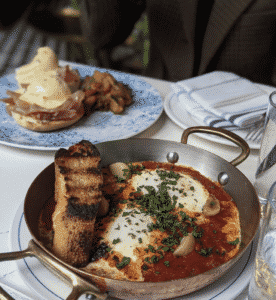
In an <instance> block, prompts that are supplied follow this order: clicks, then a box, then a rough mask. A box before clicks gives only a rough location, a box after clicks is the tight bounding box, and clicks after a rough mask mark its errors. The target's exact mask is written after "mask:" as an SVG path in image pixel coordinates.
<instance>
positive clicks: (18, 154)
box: [0, 77, 258, 299]
mask: <svg viewBox="0 0 276 300" xmlns="http://www.w3.org/2000/svg"><path fill="white" fill-rule="evenodd" d="M143 78H144V79H145V80H146V81H147V82H149V83H150V84H151V85H153V86H154V87H155V88H156V89H157V90H158V91H159V92H160V94H161V95H162V97H163V98H165V96H166V95H167V94H168V93H169V91H170V88H169V85H170V82H166V81H162V80H156V79H151V78H146V77H143ZM182 132H183V129H181V128H180V127H178V126H177V125H175V124H174V123H173V122H172V121H171V120H170V119H169V118H168V117H167V116H166V114H165V112H163V114H162V115H161V117H160V118H159V119H158V121H157V122H156V123H155V124H153V125H152V126H151V127H150V128H148V129H147V130H146V131H144V132H142V133H140V134H139V135H137V137H141V138H142V137H143V138H144V137H147V138H153V139H164V140H172V141H177V142H179V141H180V138H181V134H182ZM188 143H189V144H191V145H195V146H197V147H200V148H202V149H205V150H207V151H210V152H212V153H214V154H216V155H219V156H221V157H222V158H224V159H225V160H227V161H231V160H232V159H234V158H235V157H237V156H238V154H239V153H240V149H238V148H237V147H231V146H226V145H222V144H218V143H214V142H211V141H208V140H205V139H201V138H198V137H197V136H195V135H191V136H190V137H189V140H188ZM257 155H258V151H257V150H252V151H251V154H250V156H249V158H247V160H246V161H245V162H243V163H241V164H240V165H239V166H238V167H237V168H238V169H239V170H240V171H241V172H243V173H244V175H245V176H247V178H248V179H249V180H250V181H251V182H252V183H253V182H254V173H255V169H256V164H257ZM53 161H54V152H53V151H33V150H24V149H19V148H13V147H8V146H5V145H0V190H1V194H0V205H1V209H0V253H1V252H9V251H10V247H9V234H10V228H11V225H12V222H13V220H14V216H15V213H16V211H17V209H18V207H19V205H20V204H21V203H22V201H23V200H24V197H25V195H26V192H27V190H28V188H29V186H30V185H31V183H32V181H33V180H34V179H35V177H36V176H37V175H38V174H39V173H40V172H41V171H42V170H43V169H44V168H45V167H46V166H48V165H49V164H50V163H52V162H53ZM5 284H8V285H9V286H10V287H13V288H14V289H15V290H18V291H21V292H22V293H24V294H25V295H27V296H29V297H30V298H31V299H39V298H37V297H35V296H34V294H33V292H32V291H31V290H30V289H29V288H28V287H27V286H26V285H25V284H24V282H23V281H22V279H21V277H20V276H19V275H18V270H17V265H16V263H15V262H2V263H0V286H3V287H5V286H6V285H5ZM7 290H8V289H7ZM9 291H10V290H9ZM13 297H14V298H15V299H27V298H24V297H20V296H19V294H14V293H13ZM0 299H1V296H0ZM236 299H244V295H242V296H239V297H238V298H236Z"/></svg>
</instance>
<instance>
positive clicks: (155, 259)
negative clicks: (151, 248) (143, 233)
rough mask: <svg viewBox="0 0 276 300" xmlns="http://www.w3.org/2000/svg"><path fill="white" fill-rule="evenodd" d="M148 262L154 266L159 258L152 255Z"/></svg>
mask: <svg viewBox="0 0 276 300" xmlns="http://www.w3.org/2000/svg"><path fill="white" fill-rule="evenodd" d="M150 260H151V262H152V263H154V264H156V263H158V261H159V258H158V257H157V256H156V255H153V256H152V257H151V259H150Z"/></svg>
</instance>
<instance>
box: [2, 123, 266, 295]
mask: <svg viewBox="0 0 276 300" xmlns="http://www.w3.org/2000/svg"><path fill="white" fill-rule="evenodd" d="M195 132H199V133H207V134H215V135H218V136H221V137H223V138H226V139H228V140H230V141H232V142H234V143H235V144H237V145H238V146H239V147H240V148H241V149H242V151H241V154H240V155H239V156H238V157H237V158H236V159H234V160H233V161H232V162H230V163H229V162H227V161H226V160H224V159H222V158H221V157H219V156H217V155H214V154H212V153H210V152H208V151H205V150H202V149H198V148H196V147H194V146H191V145H187V140H188V136H189V135H190V134H192V133H195ZM97 148H98V149H99V151H100V153H101V157H102V163H103V166H105V165H109V164H111V163H114V162H118V161H129V162H135V161H159V162H167V161H169V162H176V161H177V162H178V163H179V164H182V165H186V166H191V167H192V168H194V169H196V170H198V171H199V172H201V173H202V174H203V175H205V176H206V177H208V178H210V179H211V180H214V181H219V182H220V183H221V184H222V185H223V186H224V189H225V190H226V191H227V192H228V193H229V194H230V195H231V196H232V197H233V199H234V201H235V202H236V204H237V207H238V209H239V213H240V223H241V229H242V243H243V247H241V249H240V251H239V253H238V254H237V255H236V256H235V257H234V258H233V259H232V260H230V261H228V262H227V263H224V264H222V265H220V266H219V267H217V268H214V269H212V270H210V271H208V272H205V273H202V274H199V275H196V276H194V277H189V278H184V279H178V280H172V281H166V282H131V281H120V280H114V279H110V278H105V277H100V276H95V275H92V274H89V273H87V272H84V271H82V270H79V269H77V268H74V267H72V266H70V265H68V264H66V263H64V262H62V261H61V260H59V259H58V258H57V257H55V256H54V255H53V254H52V253H51V252H50V251H49V250H47V248H45V247H44V245H43V244H42V243H41V241H40V237H39V234H38V228H37V222H38V216H39V213H40V211H41V209H42V207H43V205H44V203H45V202H46V201H47V200H48V199H49V197H51V196H52V195H53V193H54V181H55V178H54V176H55V175H54V164H53V163H52V164H51V165H49V166H48V167H47V168H45V169H44V170H43V171H42V172H41V173H40V174H39V175H38V176H37V178H36V179H35V180H34V181H33V183H32V185H31V186H30V188H29V190H28V192H27V195H26V198H25V203H24V214H25V220H26V223H27V226H28V229H29V231H30V233H31V235H32V237H33V239H32V240H31V241H30V243H29V247H28V249H26V250H25V251H22V252H15V253H3V254H0V261H1V260H2V261H3V260H13V259H20V258H23V257H26V256H35V257H37V258H38V259H39V260H40V261H41V262H42V263H43V264H44V265H45V266H46V267H47V268H49V269H50V270H52V271H54V272H55V273H58V275H59V276H61V278H63V279H65V280H67V281H68V280H69V281H70V282H71V284H72V287H73V290H72V293H71V294H70V295H69V297H68V298H67V299H78V297H79V296H80V295H81V294H83V293H91V294H94V295H96V296H97V297H98V299H106V297H107V295H111V296H113V297H117V298H120V299H168V298H173V297H178V296H181V295H186V294H189V293H192V292H194V291H197V290H199V289H201V288H203V287H205V286H207V285H209V284H211V283H213V282H214V281H215V280H217V279H218V278H220V277H221V276H222V275H223V274H225V273H226V272H227V271H229V269H230V268H231V267H233V266H234V265H235V264H236V263H237V262H238V260H239V259H240V258H241V257H242V255H243V254H244V253H245V251H246V250H247V248H248V246H249V245H250V243H251V242H252V240H253V238H254V237H255V235H256V233H257V229H258V226H259V221H260V205H259V201H258V197H257V194H256V192H255V190H254V188H253V186H252V184H251V183H250V181H249V180H248V179H247V178H246V177H245V176H244V175H243V174H242V173H241V172H240V171H239V170H238V169H237V168H236V166H237V165H238V164H240V163H241V162H242V161H244V160H245V159H246V158H247V156H248V155H249V147H248V145H247V143H246V142H245V141H244V140H243V139H241V138H240V137H239V136H237V135H235V134H233V133H231V132H229V131H226V130H222V129H214V128H210V127H192V128H188V129H186V130H185V131H184V132H183V135H182V138H181V143H177V142H171V141H165V140H156V139H142V138H141V139H137V138H130V139H126V140H118V141H111V142H104V143H100V144H97ZM88 291H89V292H88ZM6 299H11V298H6Z"/></svg>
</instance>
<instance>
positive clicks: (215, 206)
mask: <svg viewBox="0 0 276 300" xmlns="http://www.w3.org/2000/svg"><path fill="white" fill-rule="evenodd" d="M202 212H203V214H204V215H205V216H207V217H211V216H215V215H217V214H218V213H219V212H220V203H219V201H218V199H217V198H215V197H214V196H212V195H211V196H209V197H208V199H207V201H206V203H205V205H204V207H203V210H202Z"/></svg>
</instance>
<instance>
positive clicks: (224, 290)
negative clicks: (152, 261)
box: [10, 202, 257, 300]
mask: <svg viewBox="0 0 276 300" xmlns="http://www.w3.org/2000/svg"><path fill="white" fill-rule="evenodd" d="M23 210H24V202H23V203H21V205H20V206H19V208H18V210H17V212H16V215H15V217H14V220H13V222H12V225H11V230H10V247H11V251H22V250H24V249H25V248H24V247H23V248H22V244H24V246H25V247H26V246H27V244H28V242H29V240H30V239H31V235H30V233H29V231H28V229H27V225H26V223H25V220H24V213H23ZM22 232H23V234H26V237H28V239H23V237H22ZM256 248H257V243H256V241H253V242H252V244H251V245H250V247H249V248H248V249H247V251H246V252H245V254H244V255H243V257H242V258H241V259H240V261H242V263H243V264H242V270H239V269H240V268H239V267H238V264H236V265H235V266H234V267H233V268H232V269H231V270H230V271H229V272H228V273H227V274H225V275H224V276H223V280H220V279H219V280H218V281H217V282H214V283H213V284H212V285H210V286H208V287H205V288H203V289H201V290H200V291H197V292H195V293H192V294H189V295H186V296H181V297H177V298H174V300H187V299H189V300H211V299H212V300H233V299H234V298H235V297H237V296H238V295H239V294H240V293H241V292H242V291H243V290H244V289H245V288H246V286H247V285H248V284H249V280H250V277H251V274H252V271H253V267H254V257H255V252H256ZM16 264H17V267H18V271H19V273H20V276H21V278H22V279H23V281H24V282H25V283H26V285H27V286H29V287H30V288H31V289H32V290H33V291H34V293H35V294H38V295H40V296H41V297H43V298H44V297H45V296H47V297H46V298H44V299H45V300H62V299H64V298H61V297H60V296H58V295H55V294H54V293H53V292H52V291H50V290H49V288H48V287H46V285H45V282H46V279H45V278H43V279H41V278H39V279H38V278H37V277H36V275H35V274H34V270H35V268H33V269H32V266H31V263H30V262H27V261H26V259H21V260H17V261H16ZM37 264H40V263H39V262H38V261H37ZM36 266H37V265H36ZM39 267H40V268H44V269H45V270H46V271H48V270H47V269H46V268H45V267H44V266H43V265H40V266H39ZM43 280H44V281H43ZM57 280H59V285H60V286H61V284H62V281H61V280H60V279H57ZM220 281H222V283H221V284H220V283H219V282H220ZM210 287H211V288H212V290H211V291H210ZM67 290H68V294H69V291H70V288H69V287H67V289H66V292H67ZM215 290H217V292H215ZM63 292H64V290H63ZM206 293H209V294H211V296H210V298H206ZM208 297H209V296H208ZM108 299H109V300H112V299H114V300H115V299H116V298H114V297H109V298H108ZM171 300H173V299H171Z"/></svg>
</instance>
